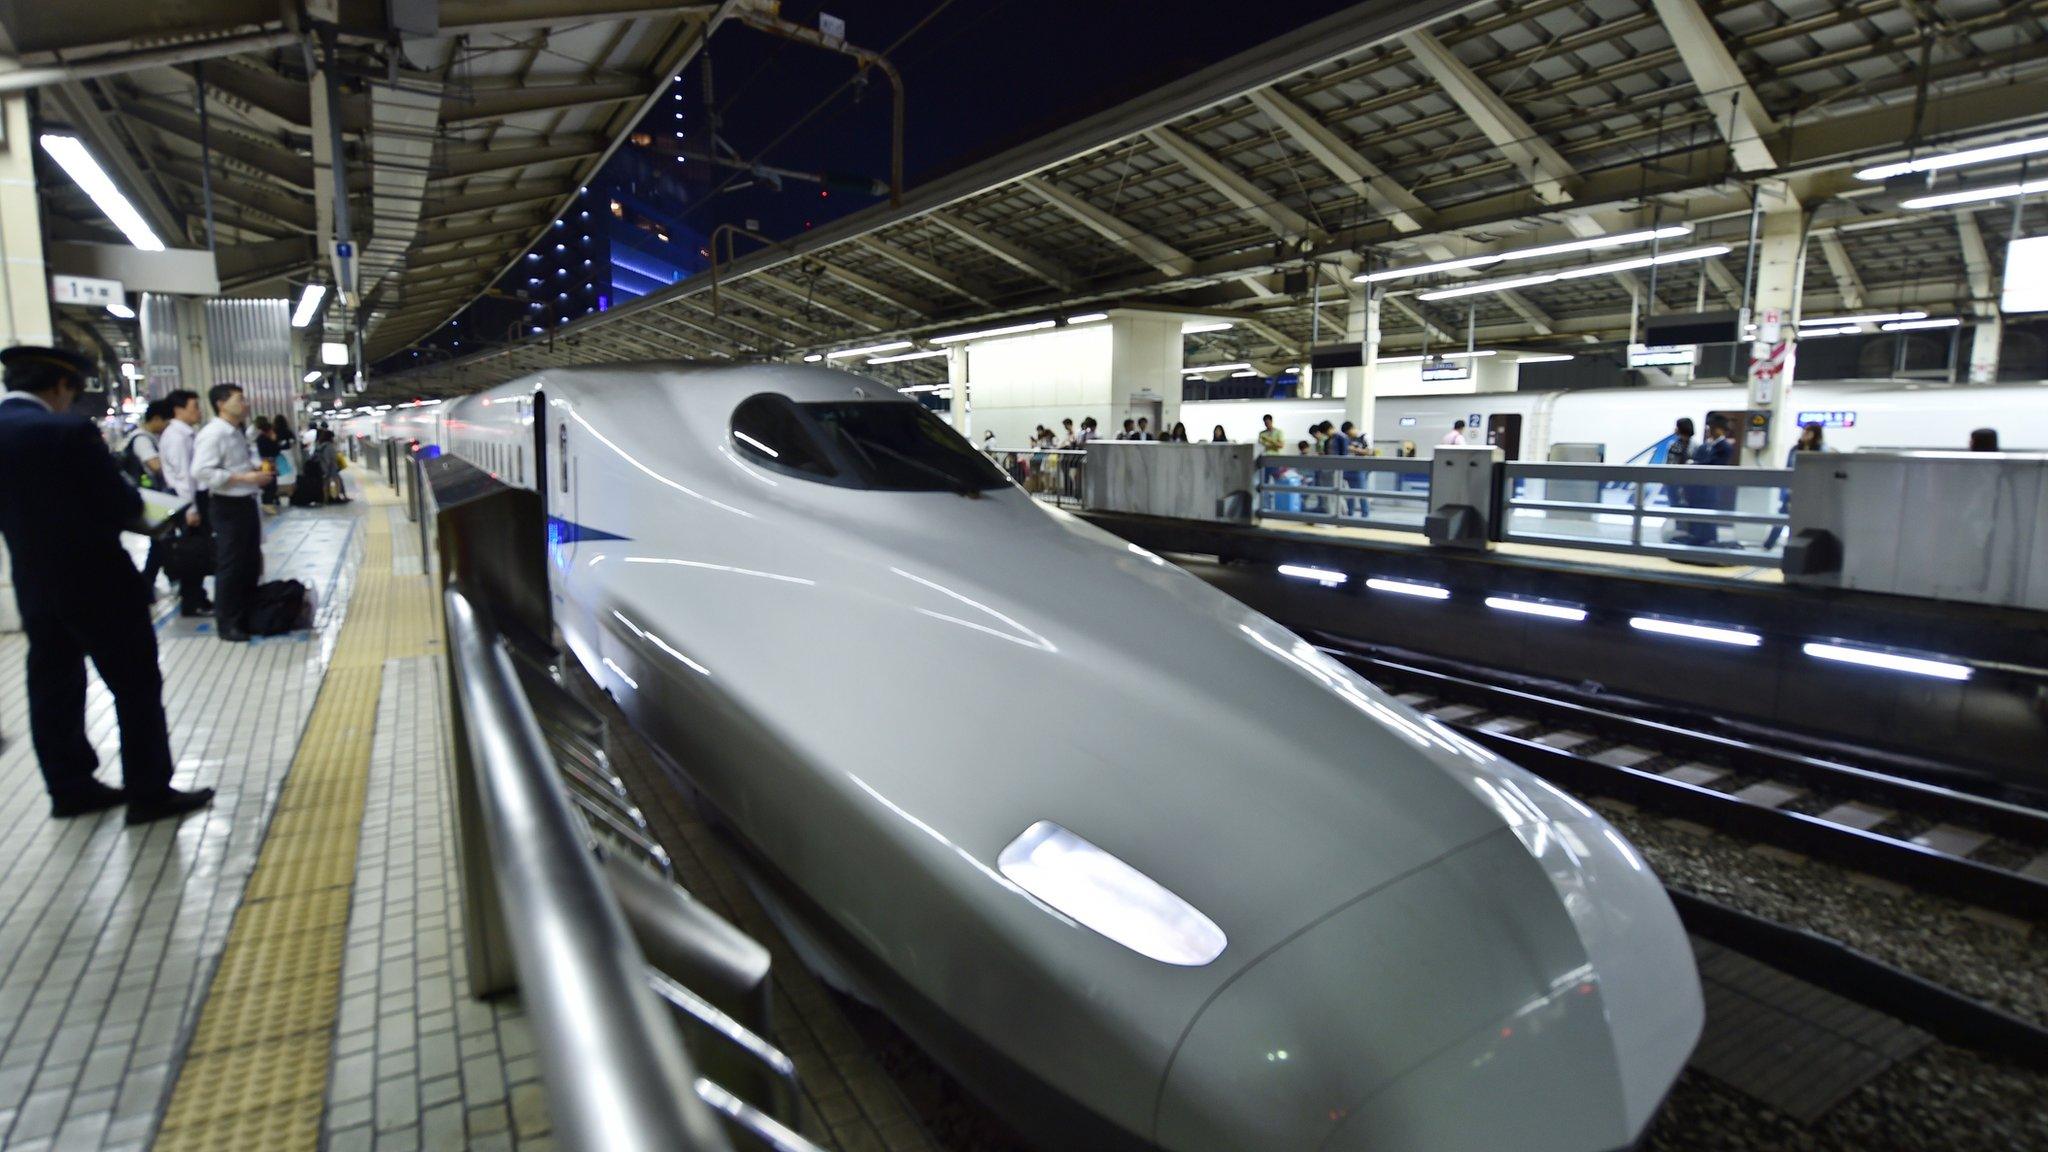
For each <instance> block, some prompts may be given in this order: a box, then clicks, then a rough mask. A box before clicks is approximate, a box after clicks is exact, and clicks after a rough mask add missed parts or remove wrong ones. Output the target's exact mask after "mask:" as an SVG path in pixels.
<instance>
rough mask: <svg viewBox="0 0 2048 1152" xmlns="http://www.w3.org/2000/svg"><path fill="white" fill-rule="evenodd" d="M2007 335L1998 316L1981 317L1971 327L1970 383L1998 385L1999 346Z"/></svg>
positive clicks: (1994, 314)
mask: <svg viewBox="0 0 2048 1152" xmlns="http://www.w3.org/2000/svg"><path fill="white" fill-rule="evenodd" d="M2004 335H2005V325H2004V324H2003V323H2001V322H2000V321H1999V319H1998V314H1997V313H1996V312H1993V313H1991V314H1989V315H1980V316H1978V317H1977V322H1976V323H1975V324H1973V325H1971V327H1970V383H1972V384H1996V383H1998V346H1999V344H2000V342H2001V341H2002V340H2003V338H2004Z"/></svg>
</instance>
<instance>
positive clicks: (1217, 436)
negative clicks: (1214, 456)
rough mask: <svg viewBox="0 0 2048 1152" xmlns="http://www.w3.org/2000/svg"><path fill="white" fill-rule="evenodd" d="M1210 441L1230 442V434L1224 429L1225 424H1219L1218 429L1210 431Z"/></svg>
mask: <svg viewBox="0 0 2048 1152" xmlns="http://www.w3.org/2000/svg"><path fill="white" fill-rule="evenodd" d="M1209 443H1211V444H1228V443H1230V434H1229V433H1227V432H1225V431H1224V430H1223V425H1221V424H1218V425H1217V426H1216V430H1215V431H1214V432H1211V433H1209Z"/></svg>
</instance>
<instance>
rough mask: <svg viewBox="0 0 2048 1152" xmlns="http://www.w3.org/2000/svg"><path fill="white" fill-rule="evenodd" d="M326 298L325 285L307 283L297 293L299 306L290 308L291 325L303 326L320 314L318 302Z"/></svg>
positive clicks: (295, 326)
mask: <svg viewBox="0 0 2048 1152" xmlns="http://www.w3.org/2000/svg"><path fill="white" fill-rule="evenodd" d="M325 299H327V285H325V284H308V285H306V288H305V290H304V291H302V292H300V293H299V306H298V307H296V308H294V309H292V327H294V328H304V327H305V326H306V325H308V324H311V323H312V322H313V317H315V316H318V315H319V314H320V303H321V301H323V300H325Z"/></svg>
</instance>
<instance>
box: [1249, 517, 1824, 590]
mask: <svg viewBox="0 0 2048 1152" xmlns="http://www.w3.org/2000/svg"><path fill="white" fill-rule="evenodd" d="M1259 527H1260V528H1261V529H1263V530H1265V531H1268V532H1295V533H1302V534H1305V535H1308V536H1314V537H1322V538H1328V537H1335V538H1337V539H1340V540H1356V541H1360V542H1367V543H1372V544H1377V545H1386V546H1389V547H1394V548H1419V549H1427V548H1428V547H1429V544H1428V542H1427V541H1425V540H1423V538H1422V537H1421V536H1419V535H1417V534H1416V533H1413V532H1396V531H1394V530H1392V529H1390V528H1358V527H1353V526H1351V525H1348V524H1309V523H1304V522H1302V521H1298V520H1273V519H1262V520H1260V521H1259ZM1493 551H1494V552H1495V553H1496V554H1498V555H1500V556H1503V557H1506V558H1509V559H1513V560H1526V561H1531V562H1535V563H1539V564H1556V565H1564V566H1569V567H1572V568H1583V569H1591V570H1594V571H1598V570H1600V569H1603V568H1608V569H1613V570H1615V572H1616V573H1617V574H1626V575H1642V574H1644V573H1657V574H1659V575H1666V576H1686V577H1702V578H1706V579H1710V580H1733V581H1738V582H1744V583H1753V584H1783V583H1784V582H1785V574H1784V573H1783V572H1782V571H1780V570H1779V568H1778V565H1777V563H1776V561H1775V560H1771V559H1770V558H1767V557H1760V558H1759V560H1760V561H1761V560H1770V562H1768V563H1762V562H1760V563H1757V564H1699V563H1693V564H1686V563H1682V562H1680V561H1677V560H1673V559H1671V558H1669V557H1666V556H1646V555H1638V554H1636V553H1633V552H1607V551H1596V550H1593V549H1589V548H1568V547H1565V546H1563V545H1549V544H1524V543H1521V542H1519V541H1510V542H1507V543H1501V544H1495V545H1494V546H1493Z"/></svg>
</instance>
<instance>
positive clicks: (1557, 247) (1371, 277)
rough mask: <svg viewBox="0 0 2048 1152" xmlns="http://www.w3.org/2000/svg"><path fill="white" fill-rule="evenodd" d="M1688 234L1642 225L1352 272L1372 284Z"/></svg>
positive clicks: (1680, 227)
mask: <svg viewBox="0 0 2048 1152" xmlns="http://www.w3.org/2000/svg"><path fill="white" fill-rule="evenodd" d="M1690 235H1692V225H1690V224H1673V225H1669V226H1667V227H1663V228H1645V229H1643V230H1641V231H1639V232H1617V233H1615V234H1614V235H1612V236H1590V237H1587V238H1586V239H1584V240H1567V241H1565V242H1564V243H1561V244H1540V245H1537V246H1536V247H1534V248H1517V249H1514V250H1513V251H1510V252H1493V253H1489V254H1487V255H1484V256H1467V257H1465V258H1464V259H1462V260H1440V261H1438V262H1436V263H1434V264H1417V265H1414V266H1412V267H1408V268H1388V269H1385V270H1382V271H1379V272H1368V273H1366V274H1365V275H1363V276H1354V277H1352V279H1353V280H1355V281H1357V282H1358V283H1360V284H1376V283H1378V282H1380V281H1382V280H1401V279H1405V278H1407V277H1410V276H1427V275H1429V274H1431V273H1433V272H1455V271H1457V270H1458V269H1460V268H1484V267H1487V266H1488V265H1491V264H1498V263H1500V262H1501V261H1503V260H1535V259H1538V258H1540V257H1544V256H1562V255H1564V254H1566V253H1569V252H1592V251H1596V250H1598V249H1601V248H1619V247H1621V246H1622V245H1624V244H1648V243H1649V242H1650V241H1652V240H1668V239H1674V238H1676V237H1679V236H1690Z"/></svg>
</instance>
